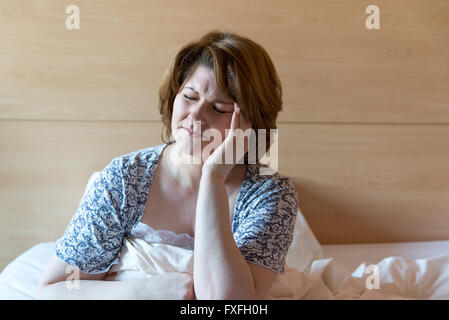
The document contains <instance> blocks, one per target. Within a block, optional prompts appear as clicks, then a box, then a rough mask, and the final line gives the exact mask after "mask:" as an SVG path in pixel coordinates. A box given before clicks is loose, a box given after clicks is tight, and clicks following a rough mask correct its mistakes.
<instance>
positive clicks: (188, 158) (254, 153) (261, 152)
mask: <svg viewBox="0 0 449 320" xmlns="http://www.w3.org/2000/svg"><path fill="white" fill-rule="evenodd" d="M193 123H194V126H195V129H194V130H193V132H195V133H194V134H191V135H190V142H191V147H192V152H191V154H190V155H186V154H180V153H176V152H173V153H172V154H171V155H170V158H171V161H172V162H173V163H175V164H200V163H202V162H205V161H206V160H207V159H208V157H209V156H210V155H211V154H212V153H213V152H215V151H217V150H218V149H219V148H220V147H221V145H222V143H223V142H224V141H225V139H229V140H228V141H231V145H230V146H229V145H228V146H227V148H225V149H224V159H223V158H221V159H220V158H218V157H216V158H214V159H215V161H214V164H223V163H224V164H242V163H244V159H245V154H247V156H246V157H247V164H255V163H257V161H256V160H258V162H259V163H260V164H262V165H263V166H261V167H260V169H259V174H260V175H272V174H274V173H275V172H277V169H278V164H279V161H278V145H279V143H278V140H279V137H278V129H269V135H268V134H267V133H268V131H267V129H257V130H255V129H253V128H250V129H247V130H245V131H243V130H242V129H234V130H231V129H226V130H225V135H226V138H224V137H222V134H221V132H220V131H219V130H217V129H215V128H210V129H207V130H205V131H204V132H202V133H201V122H200V121H193ZM181 130H183V129H181ZM256 131H257V140H256ZM185 132H186V135H188V134H189V133H188V131H187V130H186V131H185ZM196 132H198V134H197V133H196ZM200 133H201V134H200ZM211 138H212V141H211ZM268 138H269V140H270V149H269V150H268V152H267V146H266V142H267V139H268ZM256 141H258V142H257V145H256ZM203 142H209V143H208V144H207V145H206V146H203ZM245 146H247V148H246V151H245Z"/></svg>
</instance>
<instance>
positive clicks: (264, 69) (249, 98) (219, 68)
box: [159, 31, 282, 163]
mask: <svg viewBox="0 0 449 320" xmlns="http://www.w3.org/2000/svg"><path fill="white" fill-rule="evenodd" d="M197 64H201V65H204V66H206V67H208V68H210V69H212V70H214V74H215V78H216V81H217V85H218V87H219V88H220V90H221V91H222V92H223V93H225V94H226V95H227V96H228V97H229V98H230V99H232V100H233V101H235V102H237V104H238V106H239V108H240V110H241V112H242V113H243V114H244V115H245V117H246V118H247V119H248V121H249V122H250V123H251V124H252V127H253V129H255V131H256V138H257V130H258V129H266V130H267V131H266V137H267V138H268V139H267V140H266V151H267V152H268V150H269V148H270V146H271V140H272V137H270V129H277V126H276V119H277V116H278V113H279V112H280V111H281V110H282V87H281V82H280V80H279V77H278V74H277V72H276V70H275V68H274V65H273V62H272V61H271V59H270V57H269V55H268V53H267V52H266V51H265V49H264V48H263V47H262V46H260V45H259V44H257V43H255V42H254V41H252V40H250V39H248V38H245V37H242V36H239V35H237V34H233V33H230V32H221V31H211V32H209V33H207V34H206V35H204V36H203V37H201V38H200V39H199V40H198V41H193V42H190V43H188V44H187V45H185V46H184V47H182V48H181V50H180V51H179V52H178V54H177V55H176V56H175V58H174V59H173V60H172V61H171V63H170V66H169V67H168V69H167V71H166V72H165V75H164V78H163V81H162V84H161V86H160V88H159V112H160V114H161V116H162V123H163V132H162V133H161V138H162V141H164V142H168V141H169V140H170V137H171V119H172V112H173V102H174V100H175V97H176V95H177V94H178V92H179V90H180V89H181V88H182V85H183V83H184V81H185V80H186V79H187V78H188V77H189V76H190V75H191V73H192V72H193V71H194V69H195V67H196V66H197ZM164 133H165V137H164ZM165 138H167V139H168V140H167V139H165ZM256 143H257V144H256V146H258V141H256ZM256 158H257V157H256ZM257 162H259V159H258V158H257ZM245 163H247V159H246V156H245Z"/></svg>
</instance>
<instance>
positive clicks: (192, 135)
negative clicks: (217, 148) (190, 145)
mask: <svg viewBox="0 0 449 320" xmlns="http://www.w3.org/2000/svg"><path fill="white" fill-rule="evenodd" d="M182 128H183V129H184V130H185V131H186V132H187V133H188V134H189V136H190V137H195V138H199V137H201V135H199V134H197V133H193V131H192V130H191V129H188V128H186V127H182Z"/></svg>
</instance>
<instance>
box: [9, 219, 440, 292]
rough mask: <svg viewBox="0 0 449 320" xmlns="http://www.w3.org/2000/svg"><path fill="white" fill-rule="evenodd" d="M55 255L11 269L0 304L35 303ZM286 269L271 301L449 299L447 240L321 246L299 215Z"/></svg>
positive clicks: (24, 259)
mask: <svg viewBox="0 0 449 320" xmlns="http://www.w3.org/2000/svg"><path fill="white" fill-rule="evenodd" d="M53 252H54V242H44V243H39V244H37V245H35V246H33V247H32V248H30V249H29V250H27V251H26V252H24V253H22V254H21V255H20V256H18V257H17V258H16V259H14V260H13V261H12V262H11V263H9V264H8V265H7V266H6V268H4V270H3V271H2V272H1V274H0V299H14V300H16V299H25V300H28V299H37V295H36V293H37V285H38V281H39V277H40V275H41V272H42V270H43V269H44V268H45V266H46V264H47V261H48V260H49V259H50V257H51V255H52V253H53ZM123 260H126V259H123ZM287 266H288V267H287V268H286V272H285V273H284V274H283V275H279V276H278V278H277V279H276V281H275V283H274V284H273V287H272V290H271V291H270V294H269V296H268V298H269V299H313V300H316V299H323V300H324V299H449V241H447V240H445V241H422V242H403V243H370V244H341V245H338V244H333V245H321V244H320V243H319V242H318V241H317V239H316V237H315V236H314V234H313V232H312V230H311V229H310V227H309V225H308V224H307V221H306V220H305V218H304V216H303V215H302V214H301V212H300V211H298V219H297V223H296V226H295V235H294V239H293V243H292V245H291V247H290V249H289V254H288V257H287ZM373 266H376V268H377V272H378V273H377V276H378V279H377V280H376V279H375V276H376V272H375V271H376V270H375V269H373ZM373 270H374V271H373ZM376 281H377V287H376ZM369 283H372V284H373V285H372V286H371V288H370V287H369V286H370V285H369Z"/></svg>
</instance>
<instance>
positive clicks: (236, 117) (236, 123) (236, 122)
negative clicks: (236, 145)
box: [231, 103, 240, 130]
mask: <svg viewBox="0 0 449 320" xmlns="http://www.w3.org/2000/svg"><path fill="white" fill-rule="evenodd" d="M239 127H240V112H239V107H238V105H237V103H234V113H233V114H232V122H231V129H232V130H235V129H237V128H239Z"/></svg>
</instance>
